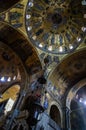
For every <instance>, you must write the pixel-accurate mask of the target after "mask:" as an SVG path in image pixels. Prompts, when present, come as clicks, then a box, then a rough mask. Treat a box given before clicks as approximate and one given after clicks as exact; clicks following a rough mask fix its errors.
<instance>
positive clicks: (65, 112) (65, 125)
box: [61, 107, 70, 130]
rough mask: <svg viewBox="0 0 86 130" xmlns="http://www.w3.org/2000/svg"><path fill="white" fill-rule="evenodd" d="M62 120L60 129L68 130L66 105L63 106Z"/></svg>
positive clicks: (68, 111) (68, 114)
mask: <svg viewBox="0 0 86 130" xmlns="http://www.w3.org/2000/svg"><path fill="white" fill-rule="evenodd" d="M62 110H63V119H62V120H63V121H62V124H63V126H62V129H61V130H70V110H69V109H68V108H67V107H63V108H62Z"/></svg>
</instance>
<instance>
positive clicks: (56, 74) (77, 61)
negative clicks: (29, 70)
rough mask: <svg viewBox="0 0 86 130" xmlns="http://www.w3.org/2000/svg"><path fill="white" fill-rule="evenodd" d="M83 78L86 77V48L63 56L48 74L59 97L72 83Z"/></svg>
mask: <svg viewBox="0 0 86 130" xmlns="http://www.w3.org/2000/svg"><path fill="white" fill-rule="evenodd" d="M84 78H86V48H84V49H82V50H79V51H77V52H75V53H73V54H71V55H69V56H67V57H66V58H64V59H63V60H62V62H61V63H60V64H59V65H57V67H56V68H55V70H54V71H53V72H52V73H51V75H50V76H49V80H50V82H51V83H52V86H54V88H53V89H54V90H55V89H56V92H57V93H56V94H57V96H58V97H59V98H61V97H63V96H64V94H67V93H68V90H69V89H71V87H72V86H73V85H75V84H76V83H78V82H79V81H80V80H82V79H84ZM48 87H50V85H48Z"/></svg>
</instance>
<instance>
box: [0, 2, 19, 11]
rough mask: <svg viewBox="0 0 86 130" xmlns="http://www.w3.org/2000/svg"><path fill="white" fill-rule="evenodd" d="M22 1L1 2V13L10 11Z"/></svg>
mask: <svg viewBox="0 0 86 130" xmlns="http://www.w3.org/2000/svg"><path fill="white" fill-rule="evenodd" d="M19 1H20V0H0V13H1V12H3V11H6V10H8V9H9V8H11V6H13V5H15V4H16V3H17V2H19Z"/></svg>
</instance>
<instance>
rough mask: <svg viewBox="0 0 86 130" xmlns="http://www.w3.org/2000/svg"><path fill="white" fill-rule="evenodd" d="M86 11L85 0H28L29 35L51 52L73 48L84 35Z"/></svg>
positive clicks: (62, 52)
mask: <svg viewBox="0 0 86 130" xmlns="http://www.w3.org/2000/svg"><path fill="white" fill-rule="evenodd" d="M85 11H86V6H83V5H82V0H79V1H78V0H77V1H74V0H71V1H68V0H66V1H64V0H44V1H43V0H40V1H39V0H35V1H34V0H29V1H28V3H27V7H26V16H25V20H26V21H25V22H26V23H25V24H26V30H27V34H28V38H29V39H30V41H31V43H33V44H34V45H35V46H36V47H37V48H40V49H41V50H43V51H45V52H48V53H53V54H65V53H69V52H72V51H74V50H75V49H76V48H77V47H78V46H79V45H80V43H82V41H83V40H84V37H85V32H86V18H85V17H84V14H85Z"/></svg>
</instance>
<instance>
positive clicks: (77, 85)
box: [66, 78, 86, 110]
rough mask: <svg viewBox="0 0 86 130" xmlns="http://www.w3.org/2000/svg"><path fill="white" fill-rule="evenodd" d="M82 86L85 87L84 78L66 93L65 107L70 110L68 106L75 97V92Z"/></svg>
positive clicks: (85, 80)
mask: <svg viewBox="0 0 86 130" xmlns="http://www.w3.org/2000/svg"><path fill="white" fill-rule="evenodd" d="M84 85H86V78H85V79H83V80H81V81H79V82H78V83H77V84H75V85H74V86H73V87H72V88H71V90H70V91H69V93H68V96H67V99H66V107H67V108H69V110H70V104H71V101H72V99H73V98H74V96H75V95H76V93H77V91H78V90H79V89H80V88H82V87H83V86H84Z"/></svg>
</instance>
